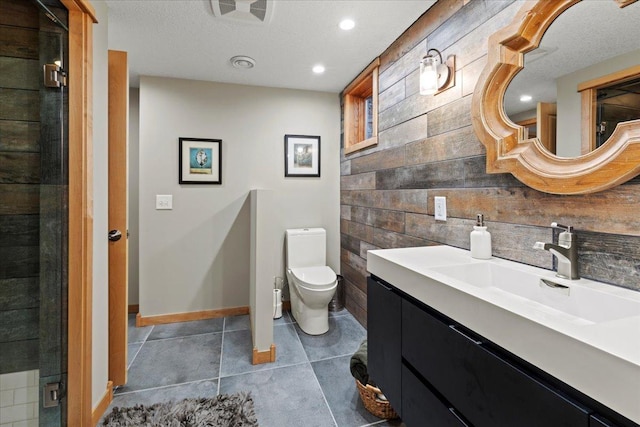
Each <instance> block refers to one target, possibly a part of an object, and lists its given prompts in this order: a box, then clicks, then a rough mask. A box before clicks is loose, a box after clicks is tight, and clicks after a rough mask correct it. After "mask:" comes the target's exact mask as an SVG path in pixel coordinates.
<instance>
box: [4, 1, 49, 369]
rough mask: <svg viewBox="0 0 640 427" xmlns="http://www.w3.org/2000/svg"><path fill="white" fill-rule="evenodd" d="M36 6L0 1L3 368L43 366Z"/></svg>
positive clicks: (38, 72) (27, 2) (38, 76)
mask: <svg viewBox="0 0 640 427" xmlns="http://www.w3.org/2000/svg"><path fill="white" fill-rule="evenodd" d="M38 31H39V13H38V10H37V8H36V6H35V5H34V4H33V3H31V2H29V1H14V0H0V347H2V351H0V374H2V373H7V372H15V371H24V370H29V369H37V368H38V334H39V329H38V323H39V279H38V276H39V232H40V219H39V217H40V215H39V212H40V202H39V199H40V188H39V187H40V186H39V183H40V123H39V121H40V102H39V89H40V80H39V79H40V74H41V73H40V71H39V70H40V67H39V62H38V55H39V37H38Z"/></svg>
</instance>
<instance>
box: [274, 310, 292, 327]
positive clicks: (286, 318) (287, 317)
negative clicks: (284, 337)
mask: <svg viewBox="0 0 640 427" xmlns="http://www.w3.org/2000/svg"><path fill="white" fill-rule="evenodd" d="M293 322H294V320H293V316H292V315H291V312H290V311H283V312H282V317H281V318H279V319H273V326H280V325H284V324H287V323H293Z"/></svg>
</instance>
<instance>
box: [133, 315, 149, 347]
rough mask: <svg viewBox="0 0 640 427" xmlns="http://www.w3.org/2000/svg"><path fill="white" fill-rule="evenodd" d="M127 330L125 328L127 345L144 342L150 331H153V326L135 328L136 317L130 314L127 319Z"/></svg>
mask: <svg viewBox="0 0 640 427" xmlns="http://www.w3.org/2000/svg"><path fill="white" fill-rule="evenodd" d="M127 320H128V328H127V335H128V337H127V340H128V342H129V343H134V342H145V340H146V339H147V337H148V336H149V334H150V333H151V330H153V326H143V327H141V328H136V315H135V314H130V315H129V317H128V319H127Z"/></svg>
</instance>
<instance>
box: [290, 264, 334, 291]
mask: <svg viewBox="0 0 640 427" xmlns="http://www.w3.org/2000/svg"><path fill="white" fill-rule="evenodd" d="M291 273H292V274H293V276H294V277H295V278H296V280H297V281H298V285H299V286H302V287H304V288H307V289H309V290H312V291H313V290H324V289H327V288H331V287H333V286H334V285H335V284H336V273H335V272H334V271H333V270H332V269H331V267H329V266H326V265H324V266H318V267H297V268H292V269H291Z"/></svg>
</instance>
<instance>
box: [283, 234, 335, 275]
mask: <svg viewBox="0 0 640 427" xmlns="http://www.w3.org/2000/svg"><path fill="white" fill-rule="evenodd" d="M326 261H327V232H326V231H325V229H324V228H297V229H291V230H287V267H288V268H300V267H315V266H324V265H327V262H326Z"/></svg>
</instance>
